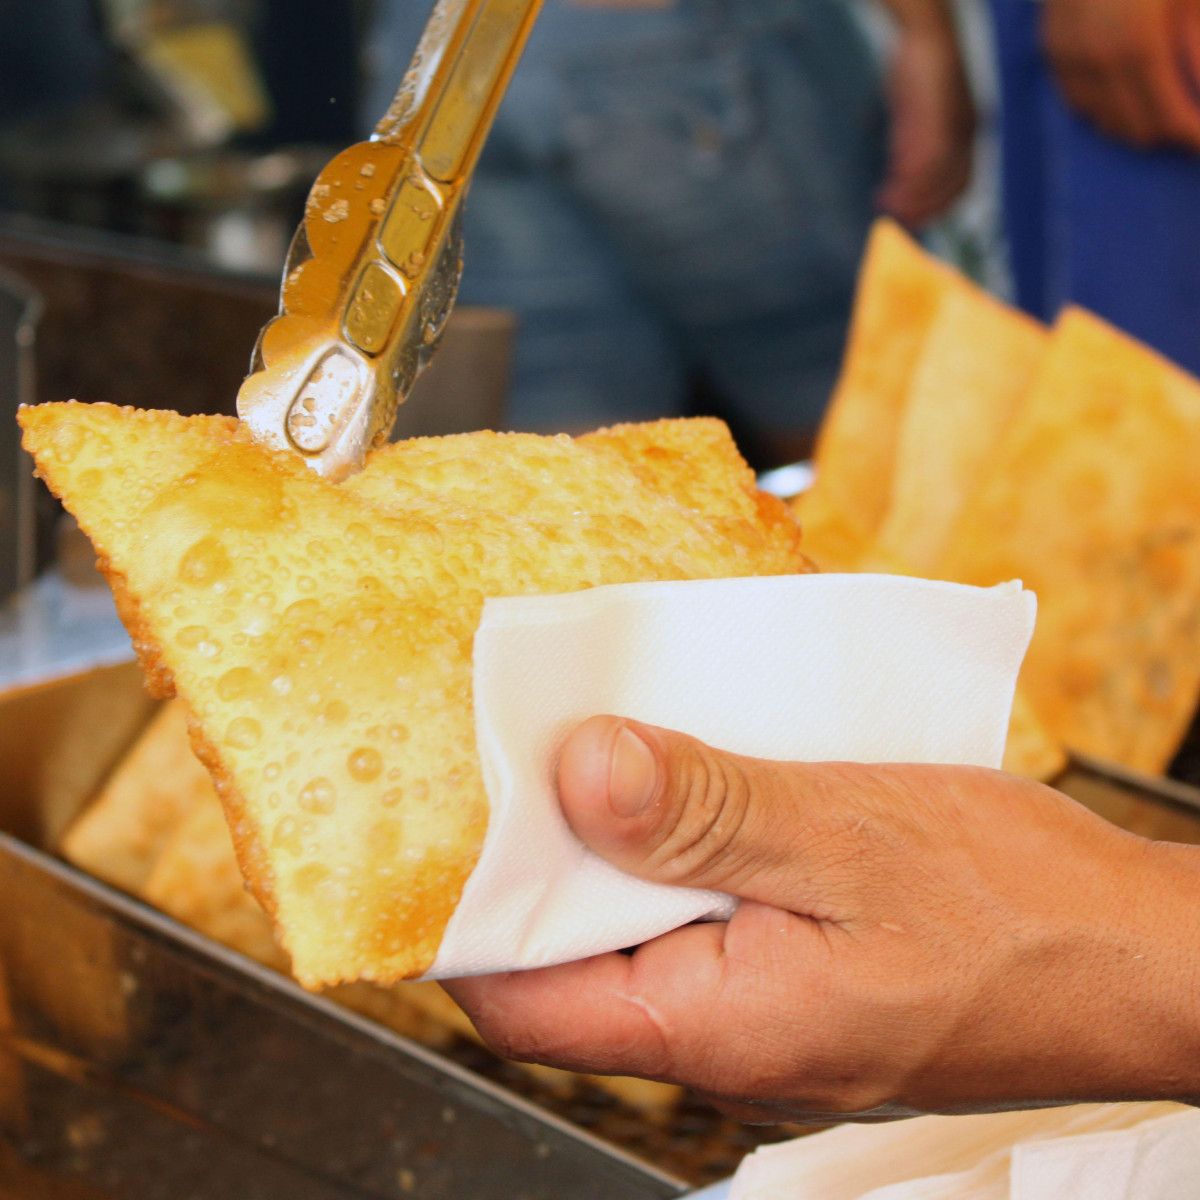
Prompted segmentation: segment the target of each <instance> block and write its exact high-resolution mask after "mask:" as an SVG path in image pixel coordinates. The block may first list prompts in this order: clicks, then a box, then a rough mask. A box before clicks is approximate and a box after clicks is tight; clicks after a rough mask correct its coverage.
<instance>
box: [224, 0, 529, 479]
mask: <svg viewBox="0 0 1200 1200" xmlns="http://www.w3.org/2000/svg"><path fill="white" fill-rule="evenodd" d="M541 2H542V0H438V3H437V4H436V6H435V7H434V10H433V12H432V14H431V16H430V18H429V21H428V23H427V25H426V28H425V32H424V34H423V36H422V38H421V42H420V45H419V46H418V48H417V52H416V54H415V56H414V58H413V61H412V64H411V66H410V67H409V70H408V72H407V74H406V75H405V77H404V81H403V82H402V83H401V85H400V89H399V91H398V92H397V93H396V96H395V99H394V100H393V101H392V104H391V106H390V107H389V109H388V112H387V114H386V115H385V116H384V118H383V120H382V121H381V122H380V123H379V125H378V127H377V128H376V131H375V134H374V135H373V137H372V138H371V140H370V141H369V142H364V143H360V144H358V145H356V146H351V147H349V149H347V150H344V151H343V152H342V153H341V154H339V155H338V156H337V157H336V158H335V159H334V160H333V161H332V162H331V163H329V164H328V165H327V166H326V167H325V169H324V170H323V171H322V172H321V174H320V175H319V176H318V178H317V181H316V183H314V184H313V188H312V191H311V192H310V193H309V199H308V205H307V207H306V211H305V219H304V223H303V224H302V226H301V228H300V230H298V231H297V236H296V239H295V241H294V242H293V248H292V252H291V253H290V254H289V258H288V263H287V266H286V268H285V272H284V285H283V290H282V295H281V302H280V315H279V316H278V317H276V318H275V319H274V320H273V321H272V322H271V323H270V324H269V325H268V326H267V327H266V328H265V329H264V330H263V333H262V335H261V337H260V339H259V345H258V347H257V348H256V351H255V360H254V366H253V368H252V370H253V372H254V373H253V374H251V375H250V376H249V377H248V378H247V380H246V381H245V383H244V384H243V385H242V390H241V392H240V393H239V395H238V413H239V415H240V416H241V417H242V420H243V421H244V422H246V423H247V425H248V426H249V427H250V428H251V430H252V431H253V432H254V434H255V436H257V437H259V438H261V439H262V440H264V441H266V442H267V443H268V444H270V445H274V446H277V447H279V448H281V449H290V450H294V451H297V452H298V453H300V454H302V455H303V456H304V457H305V459H306V460H307V461H308V463H309V465H310V466H312V467H313V468H314V469H315V470H317V471H319V472H320V473H321V474H324V475H327V476H329V477H331V478H342V477H344V476H345V475H346V474H347V473H349V472H350V471H353V470H355V469H357V468H358V467H360V466H361V465H362V462H363V458H364V455H365V453H366V450H367V448H368V447H369V446H371V445H374V444H378V443H380V442H382V441H383V440H385V439H386V437H387V435H388V433H389V431H390V429H391V426H392V424H393V422H394V419H395V415H396V410H397V408H398V406H399V404H400V403H401V402H402V401H403V400H404V399H405V397H406V396H407V394H408V391H409V389H410V388H411V386H412V384H413V381H414V380H415V378H416V376H417V374H418V373H419V372H420V370H421V369H422V368H423V367H424V366H425V364H426V363H427V362H428V360H429V358H430V356H431V355H432V353H433V350H434V348H435V347H436V345H437V342H438V340H439V338H440V336H441V333H442V330H443V329H444V327H445V322H446V318H447V317H448V316H449V313H450V310H451V308H452V307H453V304H454V298H455V295H456V292H457V288H458V280H459V277H460V275H461V272H462V254H461V237H460V233H459V229H460V222H459V214H460V211H461V207H462V200H463V197H464V195H465V193H466V189H467V186H468V184H469V182H470V175H471V171H472V170H473V169H474V167H475V164H476V162H477V161H478V159H479V154H480V151H481V150H482V149H483V144H484V141H485V140H486V138H487V135H488V132H489V130H490V129H491V126H492V122H493V120H494V119H495V116H496V110H497V109H498V108H499V106H500V101H501V100H502V98H503V96H504V92H505V89H506V88H507V86H508V82H509V79H510V78H511V76H512V73H513V71H514V70H515V69H516V65H517V62H518V60H519V59H520V56H521V51H522V50H523V49H524V46H525V41H526V39H527V37H528V36H529V32H530V30H531V29H532V27H533V23H534V21H535V20H536V18H537V14H538V11H539V9H540V8H541Z"/></svg>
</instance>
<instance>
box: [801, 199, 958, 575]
mask: <svg viewBox="0 0 1200 1200" xmlns="http://www.w3.org/2000/svg"><path fill="white" fill-rule="evenodd" d="M968 286H969V285H968V284H967V283H966V281H965V280H964V279H962V277H961V276H959V275H957V274H956V273H955V272H954V271H952V270H950V268H949V267H947V266H945V265H943V264H942V263H940V262H938V261H937V260H936V259H935V258H933V257H932V256H931V255H929V254H927V253H926V252H925V251H924V250H922V249H921V247H920V246H918V245H917V244H916V242H914V241H913V240H912V238H910V237H909V236H908V234H906V233H905V232H904V231H903V230H902V229H901V228H900V227H899V226H898V225H897V224H895V222H893V221H888V220H881V221H877V222H876V223H875V226H874V228H873V230H872V233H871V239H870V241H869V243H868V245H867V253H866V258H865V260H864V261H863V266H862V272H861V274H860V277H859V282H858V294H857V296H856V297H855V301H854V317H853V320H852V322H851V325H850V337H849V341H848V343H847V346H846V355H845V358H844V360H843V362H842V372H841V376H840V378H839V379H838V383H837V388H836V389H835V391H834V394H833V399H832V400H831V401H830V405H829V410H828V412H827V413H826V414H825V419H824V421H823V422H822V424H821V432H820V435H819V436H818V438H817V447H816V453H815V455H814V465H815V467H816V480H815V481H814V483H813V486H812V488H811V490H810V491H808V492H806V493H805V494H804V495H803V496H801V497H800V499H799V501H798V502H797V510H798V513H799V517H800V522H801V524H802V525H803V526H804V537H805V548H806V549H807V550H808V552H809V553H810V554H811V555H812V557H813V559H814V560H815V561H816V563H817V565H818V566H819V567H820V568H821V569H822V570H825V571H849V570H855V569H856V567H857V563H858V558H859V556H860V555H861V553H862V552H863V550H864V549H866V547H867V545H868V543H869V542H870V541H871V539H872V538H873V537H874V535H875V533H876V531H877V530H878V528H879V525H880V523H881V522H882V520H883V518H884V514H885V512H886V511H887V506H888V502H889V499H890V497H891V486H892V471H893V468H894V465H895V459H896V444H897V441H898V439H899V437H900V430H901V420H902V417H903V413H904V405H905V400H906V397H907V394H908V385H909V379H910V378H911V376H912V373H913V368H914V366H915V365H916V362H917V358H918V355H919V354H920V352H921V347H922V346H923V345H924V342H925V337H926V334H927V333H928V332H929V328H930V326H931V325H932V323H933V321H934V318H935V317H936V316H937V313H938V309H939V307H940V305H941V302H942V299H943V298H944V297H945V296H946V295H947V294H948V293H950V292H952V291H954V290H956V289H958V288H966V287H968Z"/></svg>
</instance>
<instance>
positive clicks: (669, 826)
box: [654, 743, 751, 884]
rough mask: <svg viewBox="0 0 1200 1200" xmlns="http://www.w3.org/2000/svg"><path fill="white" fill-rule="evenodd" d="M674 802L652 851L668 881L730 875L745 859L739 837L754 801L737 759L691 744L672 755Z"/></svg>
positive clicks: (722, 878) (712, 881)
mask: <svg viewBox="0 0 1200 1200" xmlns="http://www.w3.org/2000/svg"><path fill="white" fill-rule="evenodd" d="M669 786H670V803H669V804H668V806H667V809H668V813H667V818H666V821H665V824H664V826H663V829H662V832H661V836H660V840H659V842H658V846H657V849H656V852H655V855H654V858H655V866H656V867H657V868H658V870H659V871H660V873H661V877H662V878H664V879H665V880H666V881H667V882H676V883H685V882H695V881H697V880H703V881H705V882H706V883H709V884H718V883H721V882H725V881H727V880H728V879H730V878H732V877H733V876H734V875H736V873H737V872H738V870H739V868H740V866H741V865H743V863H742V861H741V860H742V858H743V857H744V856H743V855H742V854H740V853H739V852H738V848H737V847H738V838H739V835H740V833H741V831H742V827H743V825H744V823H745V820H746V816H747V813H748V812H749V809H750V803H751V786H750V780H749V778H748V776H747V774H746V771H745V770H744V768H743V767H742V765H741V763H740V762H738V760H737V759H735V758H732V757H730V756H728V755H723V754H718V753H717V752H715V751H713V750H710V749H709V748H708V747H706V746H702V745H700V744H699V743H689V744H687V746H686V748H685V749H684V750H683V752H682V753H680V754H677V755H675V756H674V761H673V762H672V768H671V778H670V785H669Z"/></svg>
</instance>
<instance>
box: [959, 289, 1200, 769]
mask: <svg viewBox="0 0 1200 1200" xmlns="http://www.w3.org/2000/svg"><path fill="white" fill-rule="evenodd" d="M1197 464H1200V381H1198V380H1196V379H1194V378H1193V377H1192V376H1190V375H1188V374H1186V373H1185V372H1183V371H1181V370H1180V369H1179V368H1177V367H1175V366H1172V365H1171V364H1170V363H1169V362H1167V361H1166V359H1164V358H1162V357H1160V356H1159V355H1158V354H1156V353H1154V352H1153V351H1152V350H1150V349H1148V348H1147V347H1145V346H1143V345H1141V344H1139V343H1138V342H1136V341H1134V340H1133V339H1132V338H1130V337H1127V336H1126V335H1125V334H1122V333H1120V332H1118V331H1117V330H1116V329H1114V328H1112V327H1111V326H1110V325H1107V324H1106V323H1105V322H1103V321H1101V320H1100V319H1099V318H1098V317H1094V316H1091V315H1090V314H1088V313H1086V312H1083V311H1082V310H1080V309H1069V310H1067V311H1066V312H1065V313H1064V314H1063V315H1062V317H1060V319H1059V322H1058V324H1057V326H1056V327H1055V329H1054V334H1053V336H1052V338H1051V340H1050V344H1049V348H1048V350H1047V352H1046V355H1045V357H1044V359H1043V360H1042V364H1041V367H1040V369H1039V371H1038V373H1037V377H1036V379H1035V381H1034V385H1033V387H1032V389H1031V391H1030V393H1029V395H1028V397H1027V399H1026V400H1025V402H1024V404H1022V405H1021V407H1020V409H1019V410H1018V412H1017V415H1016V417H1015V418H1014V420H1013V422H1012V424H1011V426H1010V427H1009V431H1008V433H1007V435H1006V436H1005V438H1004V439H1003V441H1002V442H1001V444H1000V446H999V448H998V450H997V452H996V454H995V455H994V456H993V460H992V463H991V466H990V469H989V471H988V472H987V473H986V474H985V476H984V478H983V479H982V480H981V481H980V486H979V488H978V489H977V491H976V492H975V493H974V495H973V496H972V497H971V499H970V500H969V501H968V503H967V506H966V508H965V509H964V512H963V515H962V518H961V519H960V521H959V522H958V524H957V525H956V527H955V529H954V531H953V533H952V534H951V537H950V540H949V543H948V547H947V551H946V554H945V556H944V557H943V560H942V562H941V563H939V564H938V568H937V574H938V575H939V576H940V577H942V578H945V579H957V580H960V581H962V582H964V583H975V584H982V585H984V586H986V585H989V584H993V583H997V582H1000V581H1002V580H1005V579H1023V580H1024V581H1025V585H1026V587H1029V588H1031V589H1032V590H1033V591H1034V592H1036V593H1037V597H1038V622H1037V629H1036V631H1035V633H1034V635H1033V641H1032V643H1031V645H1030V647H1029V655H1028V657H1027V658H1026V660H1025V666H1024V668H1023V669H1022V671H1021V686H1022V689H1023V691H1024V694H1025V696H1026V698H1027V699H1028V700H1029V702H1030V704H1031V705H1032V707H1033V709H1034V711H1035V713H1036V716H1037V718H1038V719H1039V720H1040V721H1041V722H1042V724H1043V725H1044V726H1045V727H1046V729H1047V730H1048V731H1049V733H1050V734H1051V735H1052V736H1053V737H1054V738H1056V739H1058V740H1059V741H1061V742H1062V743H1063V744H1065V745H1066V746H1067V747H1069V748H1070V749H1072V750H1079V751H1082V752H1083V753H1086V754H1092V755H1095V756H1096V757H1099V758H1104V759H1107V760H1109V761H1110V762H1116V763H1122V764H1124V765H1125V766H1129V767H1133V768H1135V769H1137V770H1142V771H1148V772H1159V771H1163V770H1165V769H1166V767H1167V765H1168V764H1169V762H1170V760H1171V758H1172V756H1173V755H1174V753H1175V750H1176V749H1177V748H1178V746H1179V742H1180V740H1181V738H1182V737H1183V735H1184V733H1185V732H1186V730H1187V727H1188V724H1189V722H1190V721H1191V719H1192V715H1193V713H1194V712H1195V707H1196V698H1197V694H1198V692H1200V466H1198V465H1197Z"/></svg>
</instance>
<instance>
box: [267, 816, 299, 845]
mask: <svg viewBox="0 0 1200 1200" xmlns="http://www.w3.org/2000/svg"><path fill="white" fill-rule="evenodd" d="M271 845H272V846H275V847H277V848H278V849H280V850H287V851H288V852H289V853H291V854H299V853H300V823H299V822H298V821H297V820H296V818H295V817H292V816H287V817H280V818H279V821H278V822H277V823H276V825H275V830H274V832H273V833H272V834H271Z"/></svg>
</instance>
